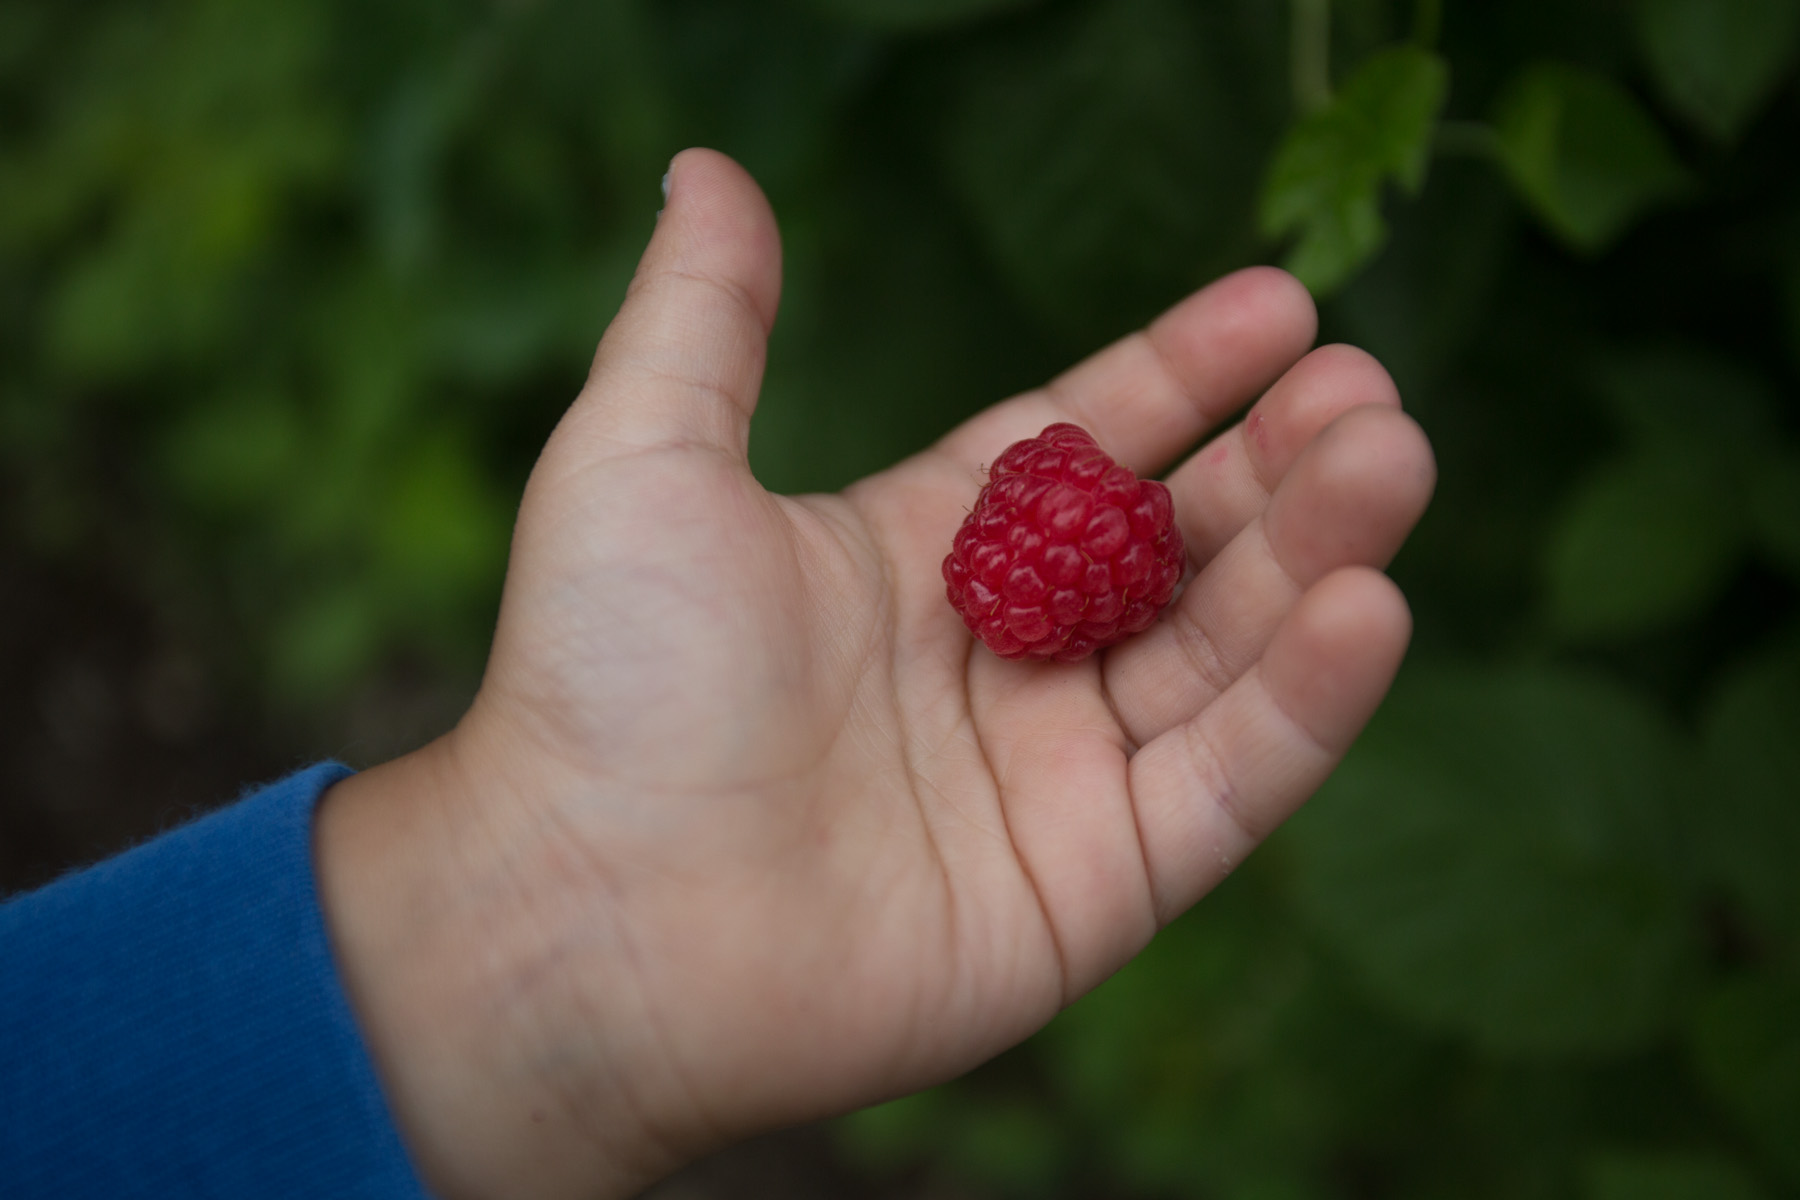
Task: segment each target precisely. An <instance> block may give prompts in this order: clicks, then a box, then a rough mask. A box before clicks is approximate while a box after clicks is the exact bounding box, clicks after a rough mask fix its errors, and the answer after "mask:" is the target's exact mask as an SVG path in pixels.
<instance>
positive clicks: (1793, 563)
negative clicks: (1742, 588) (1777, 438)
mask: <svg viewBox="0 0 1800 1200" xmlns="http://www.w3.org/2000/svg"><path fill="white" fill-rule="evenodd" d="M1750 469H1751V476H1750V523H1751V525H1752V526H1753V527H1754V528H1755V530H1756V541H1757V546H1758V548H1759V549H1760V550H1761V551H1762V554H1763V557H1765V558H1766V559H1767V560H1768V561H1769V563H1770V564H1771V565H1773V566H1774V567H1776V568H1777V569H1779V570H1781V571H1782V572H1784V573H1785V574H1786V575H1787V577H1788V578H1789V579H1792V580H1794V581H1796V582H1800V453H1795V452H1794V451H1793V450H1790V449H1786V448H1783V449H1782V450H1781V451H1780V452H1778V453H1772V454H1765V455H1761V456H1759V457H1758V458H1757V459H1756V460H1755V461H1754V462H1753V463H1752V465H1751V468H1750Z"/></svg>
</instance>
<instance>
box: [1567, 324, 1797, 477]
mask: <svg viewBox="0 0 1800 1200" xmlns="http://www.w3.org/2000/svg"><path fill="white" fill-rule="evenodd" d="M1597 376H1598V379H1597V382H1598V385H1599V390H1600V395H1601V398H1602V399H1603V400H1604V401H1605V402H1606V405H1607V408H1608V409H1609V411H1610V412H1611V413H1612V415H1613V417H1614V419H1615V420H1616V421H1617V422H1618V424H1619V427H1620V428H1621V429H1622V430H1624V431H1625V432H1626V433H1628V434H1630V435H1631V436H1632V437H1633V438H1634V439H1636V440H1638V441H1646V442H1650V441H1654V442H1666V443H1674V444H1681V445H1686V446H1694V445H1700V446H1714V447H1718V448H1720V449H1729V450H1730V451H1733V452H1741V451H1743V450H1746V449H1750V448H1756V447H1761V446H1763V445H1765V444H1766V443H1767V441H1768V439H1769V438H1770V436H1771V435H1772V434H1773V433H1774V431H1775V429H1776V420H1775V414H1776V413H1777V412H1779V411H1780V397H1779V395H1778V394H1777V393H1776V391H1775V389H1774V388H1773V387H1771V386H1770V384H1769V381H1768V380H1767V379H1765V378H1764V377H1763V376H1762V375H1760V374H1758V373H1757V372H1756V371H1754V370H1751V369H1750V368H1749V367H1747V366H1745V365H1744V364H1743V363H1742V362H1740V361H1738V360H1737V359H1734V358H1731V357H1728V356H1726V355H1723V354H1719V353H1717V352H1714V351H1711V350H1707V349H1704V348H1701V347H1697V346H1683V345H1660V346H1651V347H1640V348H1637V349H1633V350H1628V351H1621V352H1616V353H1612V354H1609V355H1606V356H1605V357H1604V358H1602V360H1601V361H1600V363H1599V365H1598V370H1597Z"/></svg>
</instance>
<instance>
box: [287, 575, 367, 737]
mask: <svg viewBox="0 0 1800 1200" xmlns="http://www.w3.org/2000/svg"><path fill="white" fill-rule="evenodd" d="M383 632H384V628H383V621H382V613H381V605H380V602H379V597H378V594H377V590H376V588H375V587H373V586H372V585H371V584H370V582H369V581H368V580H366V579H355V578H352V579H345V580H342V581H340V582H338V583H335V584H331V585H328V586H326V587H323V588H321V589H319V590H318V591H315V592H311V593H308V594H306V595H304V596H301V597H299V598H297V599H295V600H293V601H292V602H291V603H290V604H289V606H288V608H287V609H286V611H284V612H282V613H280V614H278V615H277V616H276V619H275V621H274V628H273V631H272V634H271V637H270V644H269V651H270V661H269V674H270V683H271V689H272V691H273V693H274V694H275V695H276V696H279V697H281V698H283V699H284V700H286V701H288V702H289V703H294V704H298V705H302V706H311V707H321V708H322V707H323V705H324V704H325V703H326V702H328V701H330V700H332V699H333V698H335V697H337V696H341V695H342V694H343V692H344V691H345V690H346V689H347V688H348V687H349V686H350V685H351V684H352V683H353V682H354V681H355V680H356V678H357V677H358V676H359V675H361V674H362V673H363V672H364V671H365V670H367V669H368V667H369V666H370V664H371V663H373V662H374V660H375V656H376V654H377V653H378V652H379V650H380V647H381V638H382V633H383Z"/></svg>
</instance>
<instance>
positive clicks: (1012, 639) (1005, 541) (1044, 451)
mask: <svg viewBox="0 0 1800 1200" xmlns="http://www.w3.org/2000/svg"><path fill="white" fill-rule="evenodd" d="M1185 563H1186V549H1185V547H1184V546H1183V545H1182V541H1181V532H1180V531H1179V530H1177V529H1176V528H1175V507H1174V504H1173V503H1172V502H1171V501H1170V498H1169V489H1168V488H1166V487H1164V486H1163V485H1162V484H1160V483H1158V482H1156V481H1155V480H1153V479H1139V478H1138V477H1137V476H1136V475H1133V474H1132V473H1131V471H1130V469H1129V468H1126V467H1122V466H1119V465H1118V464H1117V463H1115V462H1113V460H1112V459H1111V458H1110V457H1108V455H1107V453H1106V451H1104V450H1102V449H1100V447H1099V446H1098V445H1096V444H1095V442H1094V439H1093V437H1092V436H1091V435H1089V433H1088V432H1087V431H1086V430H1085V429H1082V428H1081V427H1080V426H1079V425H1069V424H1066V423H1064V424H1056V425H1051V426H1050V427H1048V428H1047V429H1045V430H1044V431H1043V432H1042V433H1040V434H1038V436H1036V437H1034V438H1026V439H1025V440H1024V441H1021V442H1014V443H1013V444H1012V445H1011V446H1008V447H1007V448H1006V450H1005V451H1004V452H1003V453H1002V454H1001V455H1000V457H999V458H998V459H996V460H995V462H994V465H993V467H992V469H991V470H990V471H989V472H988V482H987V485H986V486H985V487H983V488H982V489H981V495H980V496H979V497H977V498H976V501H975V507H974V509H973V511H971V512H970V513H969V516H968V518H967V519H966V520H964V521H963V524H962V528H961V529H959V530H958V531H957V533H956V541H955V542H954V543H953V545H952V548H951V551H950V555H949V557H947V558H946V559H944V582H945V583H946V584H947V585H948V587H947V593H948V595H949V597H950V604H951V606H952V607H953V608H955V609H956V611H957V612H958V613H960V614H961V615H962V619H963V623H964V624H966V625H967V626H968V627H969V629H970V630H971V631H972V632H973V633H974V634H975V636H976V637H978V638H980V639H981V640H982V641H983V642H985V643H987V646H988V649H990V650H992V651H993V652H994V653H995V654H998V655H999V656H1000V657H1001V658H1035V659H1045V658H1053V659H1058V660H1060V661H1062V662H1076V661H1078V660H1080V659H1083V658H1086V657H1087V656H1088V655H1090V654H1092V653H1093V652H1094V651H1096V650H1099V649H1102V648H1103V647H1106V646H1110V645H1113V644H1114V643H1116V642H1120V641H1123V640H1124V639H1126V638H1128V637H1130V636H1131V635H1132V634H1134V633H1137V632H1139V631H1140V630H1143V629H1145V628H1147V627H1148V626H1149V625H1150V624H1151V623H1152V622H1153V621H1155V620H1156V617H1157V614H1158V613H1160V612H1162V610H1163V608H1164V607H1165V606H1167V604H1168V603H1169V598H1170V597H1171V596H1173V595H1174V593H1175V585H1176V583H1177V582H1178V581H1179V580H1180V579H1181V572H1182V568H1183V566H1184V564H1185Z"/></svg>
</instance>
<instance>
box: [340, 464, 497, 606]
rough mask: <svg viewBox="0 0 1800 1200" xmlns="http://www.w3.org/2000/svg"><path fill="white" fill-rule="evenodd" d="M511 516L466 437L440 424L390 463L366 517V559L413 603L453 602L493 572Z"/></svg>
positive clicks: (475, 590)
mask: <svg viewBox="0 0 1800 1200" xmlns="http://www.w3.org/2000/svg"><path fill="white" fill-rule="evenodd" d="M511 515H512V506H511V504H510V502H509V501H508V500H506V499H504V498H502V497H501V496H500V495H499V494H498V492H497V491H496V489H495V488H494V487H493V486H492V485H491V484H489V482H488V481H487V479H486V478H485V476H484V474H483V472H482V469H481V464H480V461H479V460H478V459H477V458H476V456H475V454H474V452H473V450H472V449H471V448H470V446H469V443H468V439H467V438H464V437H460V436H458V435H457V434H456V433H455V432H454V431H451V430H444V431H441V432H440V433H439V434H438V435H437V436H435V437H433V438H431V439H429V440H427V441H424V442H422V443H421V444H420V445H418V446H417V447H416V448H415V449H414V450H413V451H412V453H411V455H410V456H409V457H408V458H407V460H406V461H404V462H402V463H401V464H400V465H399V466H398V468H397V469H396V471H395V474H394V478H393V480H392V484H391V487H390V489H389V491H388V493H387V495H386V496H385V497H384V499H383V502H382V504H381V507H380V508H379V510H378V511H377V512H375V513H374V514H372V516H371V519H372V524H371V526H370V539H371V544H372V550H373V553H374V559H375V561H376V562H379V563H380V564H381V569H382V572H383V574H384V575H385V576H387V577H388V578H390V579H392V580H394V581H395V582H396V583H397V584H404V586H405V591H406V592H407V593H408V594H409V595H410V596H411V597H413V602H414V603H420V604H431V605H448V606H450V607H452V608H454V607H456V606H457V605H459V604H460V603H466V602H467V601H468V600H470V599H472V598H473V597H475V596H477V595H481V594H483V593H484V592H485V591H486V589H487V587H488V586H489V585H491V584H492V583H493V582H496V581H498V579H499V578H500V575H501V573H502V571H503V569H504V568H505V565H506V541H507V533H508V530H509V529H510V518H511Z"/></svg>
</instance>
